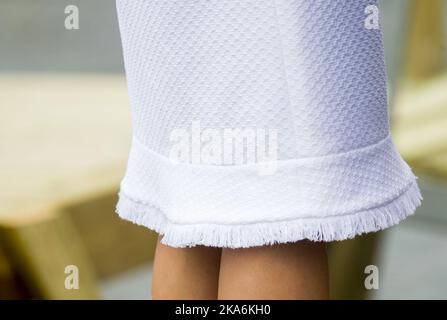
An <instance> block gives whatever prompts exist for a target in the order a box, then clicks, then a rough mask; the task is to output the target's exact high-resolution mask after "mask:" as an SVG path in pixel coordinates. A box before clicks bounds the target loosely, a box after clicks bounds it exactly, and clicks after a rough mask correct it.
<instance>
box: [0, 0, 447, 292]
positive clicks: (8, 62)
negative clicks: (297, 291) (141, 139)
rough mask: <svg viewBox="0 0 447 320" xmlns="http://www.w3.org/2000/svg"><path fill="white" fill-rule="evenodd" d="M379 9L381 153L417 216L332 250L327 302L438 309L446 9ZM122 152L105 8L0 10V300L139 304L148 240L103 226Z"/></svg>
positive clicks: (442, 0)
mask: <svg viewBox="0 0 447 320" xmlns="http://www.w3.org/2000/svg"><path fill="white" fill-rule="evenodd" d="M69 5H75V6H76V7H77V8H78V9H79V29H75V30H67V29H66V28H65V26H64V21H65V19H66V16H67V14H66V13H65V8H66V7H67V6H69ZM381 6H382V8H381V19H382V27H383V32H384V42H385V51H386V63H387V68H388V74H389V79H390V81H389V93H390V112H391V124H392V131H393V139H394V141H395V142H396V144H397V146H398V148H399V150H400V152H401V153H402V155H403V156H404V158H405V159H406V160H407V161H408V162H409V163H410V165H411V166H412V168H413V169H414V171H415V173H416V174H417V175H418V176H419V182H420V186H421V188H422V192H423V196H424V202H423V205H422V207H421V208H419V209H418V211H417V213H416V215H414V216H412V217H410V218H409V219H407V220H406V221H405V222H403V223H402V224H401V225H400V226H399V227H395V228H391V229H389V230H387V231H385V232H381V233H379V234H371V235H367V236H362V237H358V238H356V239H354V240H349V241H344V242H340V243H335V244H331V245H330V246H329V248H328V251H329V257H330V264H331V273H332V274H331V276H332V280H331V281H332V283H331V295H332V297H333V298H337V299H447V72H446V68H445V67H446V60H447V59H446V58H447V53H446V31H447V28H446V21H447V0H430V1H427V0H383V1H382V3H381ZM365 76H367V75H365ZM130 139H131V127H130V111H129V106H128V98H127V88H126V83H125V78H124V73H123V62H122V55H121V45H120V37H119V30H118V26H117V20H116V13H115V1H112V0H95V1H89V0H70V1H67V0H33V1H31V0H0V190H1V192H0V299H27V298H34V299H149V298H150V281H151V261H152V257H153V252H154V244H155V239H156V237H155V235H154V234H153V233H152V232H150V231H148V230H147V229H144V228H142V227H137V226H134V225H132V224H130V223H128V222H124V221H121V220H120V219H119V218H118V217H117V216H116V215H115V213H114V207H115V202H116V193H117V191H118V185H119V182H120V179H121V178H122V176H123V174H124V169H125V163H126V158H127V152H128V150H129V146H130ZM369 264H374V265H376V266H377V267H378V268H379V272H380V273H379V275H380V278H379V279H380V282H379V284H380V285H379V289H377V290H369V291H368V290H365V288H364V279H365V277H366V275H365V273H364V269H365V267H366V266H367V265H369ZM77 272H78V273H77ZM76 275H77V276H78V279H79V281H78V282H76V281H75V280H73V279H74V278H73V277H74V276H76ZM67 281H68V283H67Z"/></svg>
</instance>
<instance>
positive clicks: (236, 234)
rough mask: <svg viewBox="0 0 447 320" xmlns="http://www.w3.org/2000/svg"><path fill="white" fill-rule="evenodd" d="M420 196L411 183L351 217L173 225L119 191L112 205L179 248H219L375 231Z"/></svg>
mask: <svg viewBox="0 0 447 320" xmlns="http://www.w3.org/2000/svg"><path fill="white" fill-rule="evenodd" d="M421 201H422V196H421V193H420V190H419V188H418V186H417V183H416V181H414V182H413V183H412V184H411V186H410V187H409V188H408V189H407V190H406V191H405V192H404V193H403V194H401V195H400V196H398V197H397V198H395V199H393V200H392V201H389V202H387V203H385V204H383V205H382V206H379V207H375V208H371V209H368V210H364V211H360V212H357V213H354V214H350V215H341V216H333V217H324V218H299V219H296V220H288V221H278V222H262V223H251V224H240V225H230V224H227V225H225V224H212V223H209V224H208V223H207V224H191V225H189V224H176V223H174V222H171V221H169V220H167V219H166V216H165V215H164V214H163V213H162V212H161V211H160V210H159V209H158V208H156V207H154V206H151V205H148V204H146V203H141V202H138V201H135V200H132V199H130V198H129V197H127V196H126V195H124V194H123V193H122V192H121V193H120V199H119V201H118V204H117V208H116V212H117V213H118V215H119V216H120V217H121V218H123V219H125V220H129V221H131V222H133V223H135V224H138V225H142V226H145V227H148V228H150V229H152V230H154V231H156V232H157V233H159V234H160V235H163V237H162V243H163V244H166V245H168V246H171V247H177V248H183V247H192V246H196V245H204V246H210V247H224V248H247V247H254V246H262V245H271V244H275V243H286V242H296V241H299V240H303V239H309V240H312V241H325V242H330V241H340V240H345V239H351V238H354V237H355V236H357V235H360V234H364V233H369V232H375V231H379V230H383V229H386V228H388V227H391V226H393V225H396V224H398V223H399V222H401V221H402V220H404V219H405V218H406V217H408V216H409V215H411V214H413V213H414V211H415V210H416V208H417V207H418V206H419V205H420V204H421Z"/></svg>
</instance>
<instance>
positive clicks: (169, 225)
mask: <svg viewBox="0 0 447 320" xmlns="http://www.w3.org/2000/svg"><path fill="white" fill-rule="evenodd" d="M117 8H118V17H119V24H120V31H121V37H122V43H123V52H124V60H125V68H126V74H127V81H128V89H129V96H130V102H131V108H132V119H133V128H134V130H133V141H132V146H131V151H130V155H129V160H128V165H127V171H126V174H125V177H124V179H123V181H122V183H121V188H120V193H119V196H120V198H119V202H118V204H117V212H118V214H119V215H120V216H121V217H122V218H124V219H127V220H130V221H132V222H134V223H137V224H141V225H144V226H146V227H148V228H151V229H153V230H155V231H157V232H158V233H160V234H161V235H162V242H163V243H164V244H166V245H169V246H173V247H187V246H195V245H206V246H216V247H229V248H239V247H251V246H260V245H267V244H274V243H285V242H293V241H298V240H302V239H310V240H314V241H334V240H344V239H348V238H352V237H354V236H356V235H358V234H362V233H366V232H372V231H378V230H381V229H384V228H387V227H389V226H392V225H394V224H397V223H398V222H400V221H401V220H403V219H404V218H405V217H407V216H408V215H410V214H412V213H413V212H414V211H415V209H416V207H417V206H418V205H419V204H420V202H421V195H420V192H419V188H418V186H417V183H416V178H415V176H414V175H413V173H412V171H411V169H410V168H409V167H408V165H407V164H406V163H405V162H404V161H403V160H402V158H401V156H400V155H399V153H398V152H397V151H396V149H395V147H394V145H393V142H392V140H391V137H390V131H389V121H388V110H387V93H386V75H385V67H384V59H383V47H382V37H381V31H380V28H378V24H377V19H376V18H377V14H378V11H377V7H376V1H374V0H355V1H354V0H352V1H333V0H169V1H164V0H159V1H157V0H117Z"/></svg>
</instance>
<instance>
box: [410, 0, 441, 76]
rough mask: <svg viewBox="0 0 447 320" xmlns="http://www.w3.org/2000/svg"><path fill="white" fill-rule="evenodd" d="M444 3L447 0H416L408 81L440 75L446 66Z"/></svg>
mask: <svg viewBox="0 0 447 320" xmlns="http://www.w3.org/2000/svg"><path fill="white" fill-rule="evenodd" d="M444 5H445V3H444V1H443V0H430V1H427V0H412V3H411V5H410V17H409V21H410V23H409V28H408V35H409V38H408V42H407V43H408V44H407V48H406V50H405V52H406V57H405V60H404V67H403V70H404V71H403V74H402V76H403V80H404V81H405V82H410V83H413V82H420V81H423V80H425V79H427V78H431V77H433V76H436V75H439V74H440V73H441V71H442V69H443V67H444V66H445V55H444V50H443V49H442V43H443V42H444V20H443V15H444V10H443V8H444Z"/></svg>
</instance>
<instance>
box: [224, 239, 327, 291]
mask: <svg viewBox="0 0 447 320" xmlns="http://www.w3.org/2000/svg"><path fill="white" fill-rule="evenodd" d="M328 282H329V280H328V266H327V258H326V251H325V245H324V244H323V243H316V242H310V241H300V242H297V243H291V244H281V245H273V246H263V247H254V248H248V249H223V251H222V258H221V266H220V276H219V299H328V296H329V284H328Z"/></svg>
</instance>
